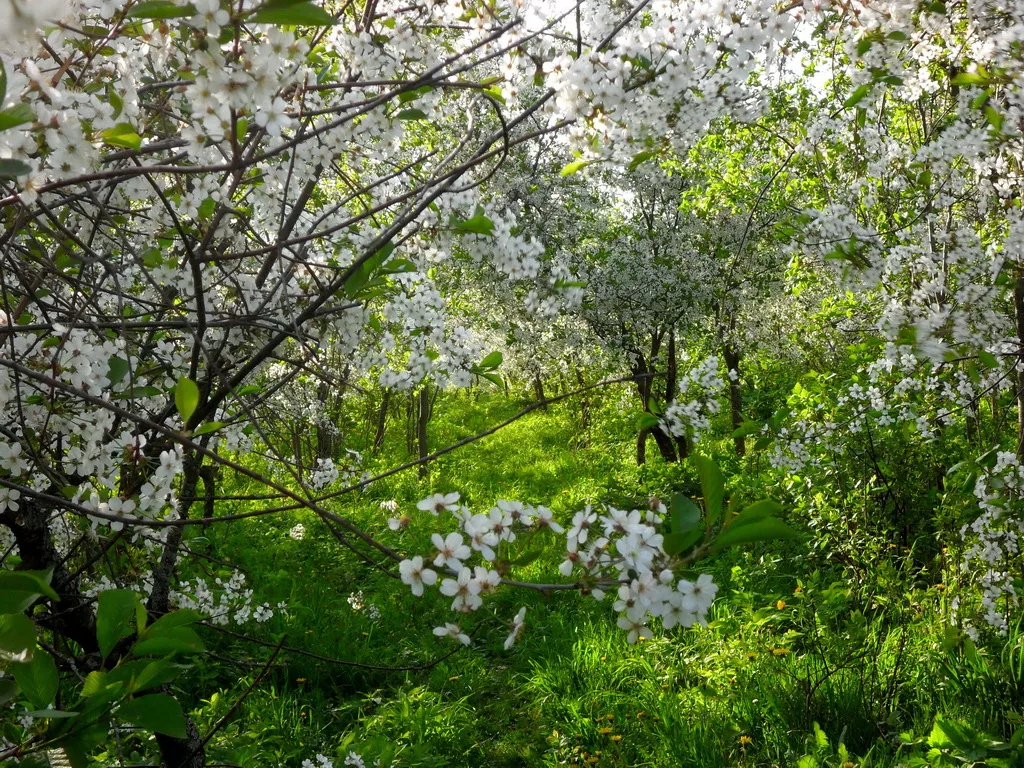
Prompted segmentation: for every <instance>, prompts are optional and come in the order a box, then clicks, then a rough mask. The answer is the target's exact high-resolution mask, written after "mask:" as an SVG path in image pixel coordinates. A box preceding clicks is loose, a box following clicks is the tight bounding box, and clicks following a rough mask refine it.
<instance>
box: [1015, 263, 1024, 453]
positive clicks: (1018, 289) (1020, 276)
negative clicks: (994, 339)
mask: <svg viewBox="0 0 1024 768" xmlns="http://www.w3.org/2000/svg"><path fill="white" fill-rule="evenodd" d="M1013 309H1014V312H1015V313H1016V315H1017V344H1018V350H1017V354H1018V355H1024V272H1021V271H1018V273H1017V282H1016V283H1014V285H1013ZM1017 457H1018V458H1024V370H1021V369H1018V371H1017Z"/></svg>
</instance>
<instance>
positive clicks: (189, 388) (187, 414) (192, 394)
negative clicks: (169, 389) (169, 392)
mask: <svg viewBox="0 0 1024 768" xmlns="http://www.w3.org/2000/svg"><path fill="white" fill-rule="evenodd" d="M174 404H175V406H177V408H178V413H180V414H181V420H182V421H183V422H185V423H186V424H187V423H188V420H189V419H190V418H192V414H193V413H195V410H196V408H197V407H198V405H199V387H198V386H196V383H195V382H194V381H192V379H190V378H188V377H187V376H182V377H181V378H180V379H178V383H177V384H176V385H175V387H174Z"/></svg>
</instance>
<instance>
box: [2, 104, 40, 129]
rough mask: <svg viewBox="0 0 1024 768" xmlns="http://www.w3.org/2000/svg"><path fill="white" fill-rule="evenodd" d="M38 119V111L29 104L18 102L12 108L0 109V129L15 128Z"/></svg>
mask: <svg viewBox="0 0 1024 768" xmlns="http://www.w3.org/2000/svg"><path fill="white" fill-rule="evenodd" d="M35 119H36V113H35V112H34V111H33V109H32V107H30V106H29V105H28V104H17V105H15V106H13V107H11V108H10V109H5V110H3V111H0V131H6V130H7V129H8V128H14V127H15V126H18V125H24V124H25V123H31V122H32V121H33V120H35Z"/></svg>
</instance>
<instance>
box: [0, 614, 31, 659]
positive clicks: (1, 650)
mask: <svg viewBox="0 0 1024 768" xmlns="http://www.w3.org/2000/svg"><path fill="white" fill-rule="evenodd" d="M35 647H36V626H35V624H33V623H32V620H31V619H30V618H29V617H28V616H26V615H25V614H23V613H14V614H11V615H10V616H0V661H3V660H4V658H5V657H7V658H11V657H13V658H19V657H22V656H24V659H28V658H30V657H31V656H32V652H33V650H34V649H35ZM24 659H22V660H24Z"/></svg>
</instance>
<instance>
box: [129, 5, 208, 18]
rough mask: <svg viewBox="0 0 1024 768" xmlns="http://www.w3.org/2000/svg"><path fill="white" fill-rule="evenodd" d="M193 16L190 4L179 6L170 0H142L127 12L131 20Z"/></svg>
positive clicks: (194, 8)
mask: <svg viewBox="0 0 1024 768" xmlns="http://www.w3.org/2000/svg"><path fill="white" fill-rule="evenodd" d="M195 15H196V7H195V6H194V5H192V3H188V4H187V5H180V4H179V3H174V2H171V0H143V2H141V3H136V4H135V5H134V6H132V8H131V10H130V11H128V17H129V18H133V19H178V18H185V17H187V16H195Z"/></svg>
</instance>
